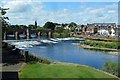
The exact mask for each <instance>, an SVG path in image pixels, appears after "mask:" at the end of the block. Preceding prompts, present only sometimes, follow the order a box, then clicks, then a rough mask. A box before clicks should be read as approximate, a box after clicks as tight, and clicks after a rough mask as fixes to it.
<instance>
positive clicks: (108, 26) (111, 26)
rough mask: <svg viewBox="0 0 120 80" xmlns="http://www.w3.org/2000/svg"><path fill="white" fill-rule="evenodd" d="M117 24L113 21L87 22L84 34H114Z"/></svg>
mask: <svg viewBox="0 0 120 80" xmlns="http://www.w3.org/2000/svg"><path fill="white" fill-rule="evenodd" d="M116 28H117V26H116V24H115V23H93V24H87V29H86V34H89V35H91V34H96V33H97V34H99V35H104V36H115V34H116V33H115V32H116V31H115V30H116Z"/></svg>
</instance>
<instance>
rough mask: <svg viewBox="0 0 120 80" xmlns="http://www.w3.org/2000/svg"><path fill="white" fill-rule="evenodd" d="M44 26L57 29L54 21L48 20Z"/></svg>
mask: <svg viewBox="0 0 120 80" xmlns="http://www.w3.org/2000/svg"><path fill="white" fill-rule="evenodd" d="M43 27H44V28H47V29H50V30H55V24H54V23H53V22H46V23H45V25H44V26H43Z"/></svg>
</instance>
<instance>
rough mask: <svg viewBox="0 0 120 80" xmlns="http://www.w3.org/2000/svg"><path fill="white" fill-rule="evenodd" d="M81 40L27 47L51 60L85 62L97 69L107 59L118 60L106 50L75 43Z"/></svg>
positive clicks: (35, 53) (30, 50)
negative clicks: (90, 48)
mask: <svg viewBox="0 0 120 80" xmlns="http://www.w3.org/2000/svg"><path fill="white" fill-rule="evenodd" d="M79 42H80V41H79V40H63V41H60V42H58V43H50V44H41V45H37V46H33V47H27V48H25V49H26V50H28V51H29V52H30V53H32V54H34V55H37V56H40V57H44V58H48V59H50V60H51V61H61V62H70V63H77V64H83V65H87V66H91V67H94V68H97V69H102V67H103V64H104V63H105V62H107V61H115V62H117V61H118V56H115V55H110V54H107V53H106V52H101V51H94V50H87V49H83V48H82V47H80V46H77V45H74V43H79Z"/></svg>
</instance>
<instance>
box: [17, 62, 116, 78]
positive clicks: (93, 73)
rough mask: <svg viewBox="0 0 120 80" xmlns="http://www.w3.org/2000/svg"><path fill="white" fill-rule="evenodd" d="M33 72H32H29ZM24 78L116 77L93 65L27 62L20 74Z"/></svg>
mask: <svg viewBox="0 0 120 80" xmlns="http://www.w3.org/2000/svg"><path fill="white" fill-rule="evenodd" d="M30 72H31V74H29V73H30ZM19 78H20V80H22V78H111V79H112V78H116V79H117V77H116V76H114V75H111V74H109V73H107V72H104V71H101V70H97V69H95V68H92V67H88V66H84V65H79V64H72V63H63V62H55V63H51V64H41V63H34V64H26V65H24V67H23V69H22V70H21V72H20V74H19Z"/></svg>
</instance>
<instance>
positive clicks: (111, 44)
mask: <svg viewBox="0 0 120 80" xmlns="http://www.w3.org/2000/svg"><path fill="white" fill-rule="evenodd" d="M80 44H81V45H89V46H93V47H97V48H104V49H105V48H108V49H120V44H117V43H116V42H105V41H93V40H86V41H84V42H81V43H80Z"/></svg>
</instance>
